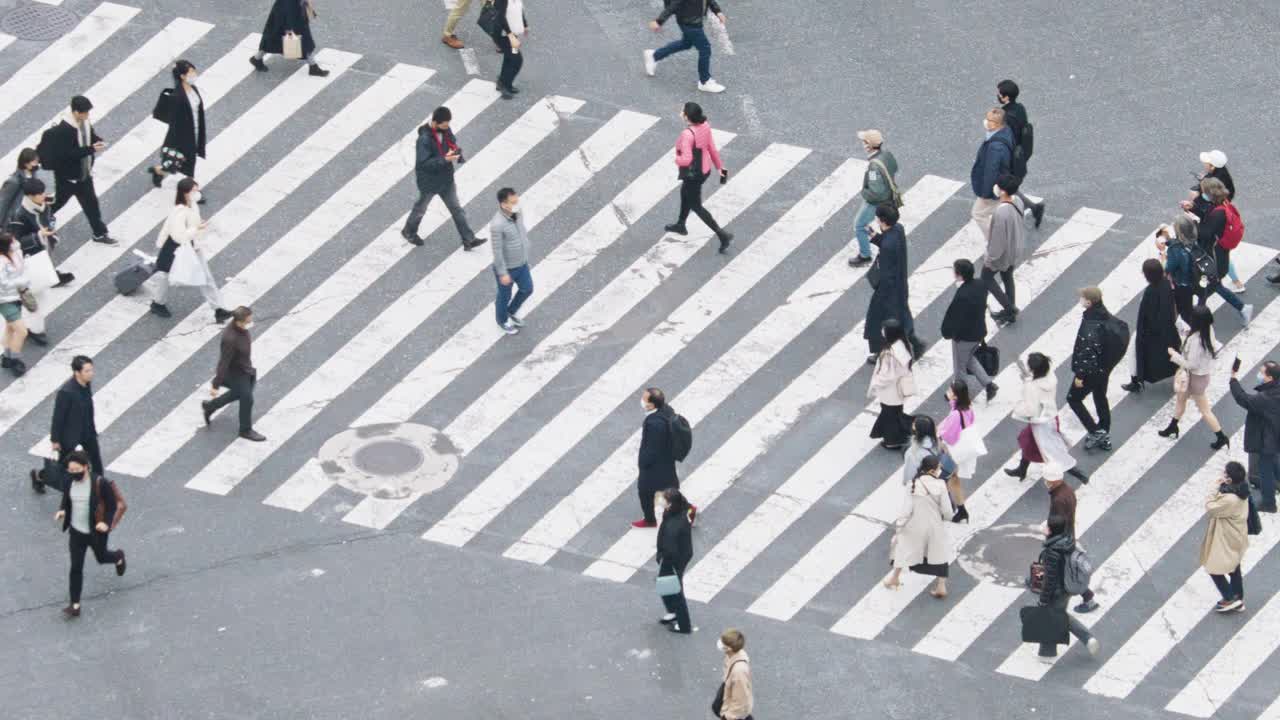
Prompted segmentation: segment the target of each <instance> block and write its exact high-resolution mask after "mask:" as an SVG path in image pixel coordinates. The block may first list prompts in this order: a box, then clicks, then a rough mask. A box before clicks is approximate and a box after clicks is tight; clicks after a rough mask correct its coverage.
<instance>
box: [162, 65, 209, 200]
mask: <svg viewBox="0 0 1280 720" xmlns="http://www.w3.org/2000/svg"><path fill="white" fill-rule="evenodd" d="M171 72H172V74H173V91H172V92H171V93H167V94H166V96H165V97H167V98H168V101H167V102H166V101H163V100H162V101H161V103H160V106H159V107H158V108H157V109H159V110H162V111H163V110H167V113H165V116H164V120H165V122H167V123H168V124H169V130H168V131H167V132H165V134H164V143H163V144H162V145H161V146H160V164H158V165H152V166H151V167H149V168H147V173H148V174H149V175H151V184H152V185H155V186H156V187H160V183H161V181H163V180H164V178H165V176H166V175H168V174H169V173H177V174H179V175H186V176H187V177H189V178H194V177H195V176H196V157H197V156H198V157H204V156H205V155H204V151H205V138H206V136H207V135H208V131H207V129H206V126H205V122H204V98H203V97H201V96H200V90H199V89H198V88H196V85H195V82H196V66H195V65H192V64H191V63H190V62H188V61H186V60H179V61H177V62H175V63H174V64H173V69H172V71H171ZM204 201H205V200H204V198H203V197H202V198H200V203H201V204H203V203H204Z"/></svg>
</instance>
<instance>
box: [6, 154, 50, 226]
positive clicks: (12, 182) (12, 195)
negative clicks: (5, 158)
mask: <svg viewBox="0 0 1280 720" xmlns="http://www.w3.org/2000/svg"><path fill="white" fill-rule="evenodd" d="M39 170H40V155H39V154H37V153H36V149H35V148H22V149H21V150H19V151H18V167H17V168H16V169H15V170H14V171H13V174H12V175H10V176H9V177H7V178H5V179H4V183H3V184H0V228H6V227H8V226H9V221H10V220H11V219H13V213H14V212H15V211H16V210H17V209H18V206H19V204H20V203H21V202H22V184H23V183H25V182H26V181H27V180H30V179H31V178H34V177H36V173H37V172H38V171H39Z"/></svg>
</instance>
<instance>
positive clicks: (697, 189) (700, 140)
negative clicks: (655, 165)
mask: <svg viewBox="0 0 1280 720" xmlns="http://www.w3.org/2000/svg"><path fill="white" fill-rule="evenodd" d="M680 119H682V120H684V122H685V125H686V127H685V129H684V130H683V131H681V133H680V137H679V138H678V139H677V140H676V174H677V176H678V177H679V178H680V217H679V218H678V219H677V220H676V221H675V222H673V223H671V224H669V225H667V226H665V228H664V229H665V230H666V231H667V232H669V233H675V234H677V235H688V234H689V229H688V228H687V227H685V221H686V220H688V219H689V213H690V212H692V213H693V214H694V215H697V216H698V218H699V219H700V220H702V222H703V224H705V225H706V226H707V227H708V228H709V229H710V230H711V231H712V232H714V233H715V234H716V237H717V238H719V239H720V252H721V253H724V252H726V251H728V249H729V243H731V242H733V233H731V232H728V231H726V230H724V229H723V228H721V227H720V225H719V224H718V223H716V219H715V218H713V217H711V213H710V212H708V211H707V209H706V208H705V207H703V206H702V186H703V185H704V184H705V183H706V182H707V178H708V177H710V176H711V170H712V169H713V168H714V169H716V170H719V171H720V182H721V183H723V182H725V181H726V180H727V179H728V177H729V171H728V170H726V169H725V167H724V162H723V161H722V160H721V159H720V151H719V150H717V149H716V141H715V137H714V136H713V135H712V133H711V123H710V122H708V121H707V116H706V115H704V114H703V113H702V106H701V105H699V104H698V103H694V102H687V103H685V104H684V108H683V109H682V110H681V111H680Z"/></svg>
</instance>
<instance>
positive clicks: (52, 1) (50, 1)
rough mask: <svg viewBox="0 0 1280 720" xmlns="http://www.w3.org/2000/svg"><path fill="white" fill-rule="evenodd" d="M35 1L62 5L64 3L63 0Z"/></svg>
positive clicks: (36, 0)
mask: <svg viewBox="0 0 1280 720" xmlns="http://www.w3.org/2000/svg"><path fill="white" fill-rule="evenodd" d="M34 1H35V2H38V3H44V4H45V5H61V4H62V0H34Z"/></svg>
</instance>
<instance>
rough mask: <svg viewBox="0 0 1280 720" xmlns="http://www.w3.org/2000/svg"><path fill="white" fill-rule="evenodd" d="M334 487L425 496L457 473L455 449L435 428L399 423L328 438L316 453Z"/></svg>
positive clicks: (376, 493)
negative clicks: (336, 485) (334, 484)
mask: <svg viewBox="0 0 1280 720" xmlns="http://www.w3.org/2000/svg"><path fill="white" fill-rule="evenodd" d="M316 459H317V460H319V461H320V469H321V470H322V471H323V472H324V474H325V475H326V476H327V477H328V478H329V479H330V480H331V481H333V482H334V483H337V484H338V485H340V486H342V487H344V488H346V489H348V490H351V491H352V492H357V493H360V494H361V495H370V496H372V497H375V498H383V499H404V498H408V497H410V496H416V495H425V494H427V493H431V492H434V491H436V490H439V489H440V488H442V487H444V485H445V483H447V482H449V480H451V479H452V478H453V474H454V473H455V472H457V470H458V464H459V457H458V451H457V448H455V447H454V446H453V444H452V443H450V442H449V440H448V438H446V437H445V436H444V435H443V434H442V433H441V432H440V431H439V430H437V429H435V428H433V427H428V426H426V425H417V424H414V423H402V424H398V425H396V424H391V425H369V426H365V427H358V428H352V429H350V430H346V431H344V432H341V433H338V434H337V435H335V436H333V437H332V438H329V440H328V441H327V442H326V443H325V444H324V446H322V447H321V448H320V452H319V454H318V455H317V458H316Z"/></svg>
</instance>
